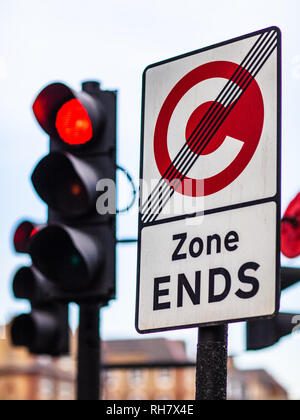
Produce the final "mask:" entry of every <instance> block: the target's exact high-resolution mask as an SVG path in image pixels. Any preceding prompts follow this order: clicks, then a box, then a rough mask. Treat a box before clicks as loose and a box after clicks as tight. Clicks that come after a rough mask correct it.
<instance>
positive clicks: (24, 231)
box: [14, 222, 38, 253]
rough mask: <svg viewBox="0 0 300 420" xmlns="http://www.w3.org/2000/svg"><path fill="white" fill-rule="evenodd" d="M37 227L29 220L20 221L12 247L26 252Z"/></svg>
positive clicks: (17, 250)
mask: <svg viewBox="0 0 300 420" xmlns="http://www.w3.org/2000/svg"><path fill="white" fill-rule="evenodd" d="M37 231H38V229H37V228H36V227H35V226H34V225H33V224H32V223H31V222H23V223H21V224H20V225H19V226H18V227H17V229H16V232H15V234H14V247H15V250H16V252H20V253H27V252H28V247H29V242H30V239H31V237H32V236H33V235H34V233H36V232H37Z"/></svg>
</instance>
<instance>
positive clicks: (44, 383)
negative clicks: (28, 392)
mask: <svg viewBox="0 0 300 420" xmlns="http://www.w3.org/2000/svg"><path fill="white" fill-rule="evenodd" d="M54 390H55V386H54V381H53V380H51V379H48V378H41V379H40V381H39V394H40V398H41V399H43V400H52V399H53V398H54Z"/></svg>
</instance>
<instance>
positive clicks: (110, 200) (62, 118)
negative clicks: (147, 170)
mask: <svg viewBox="0 0 300 420" xmlns="http://www.w3.org/2000/svg"><path fill="white" fill-rule="evenodd" d="M116 96H117V95H116V92H115V91H104V90H101V88H100V84H99V83H98V82H93V81H92V82H85V83H83V85H82V91H80V92H75V91H74V90H72V89H71V88H69V87H68V86H66V85H64V84H62V83H53V84H50V85H48V86H47V87H45V88H44V89H43V90H42V91H41V92H40V93H39V94H38V96H37V98H36V100H35V101H34V104H33V112H34V115H35V117H36V120H37V122H38V123H39V125H40V126H41V128H42V129H43V130H44V131H45V132H46V133H47V134H48V135H49V136H50V153H49V154H48V155H47V156H46V157H44V158H43V159H42V160H41V161H40V162H39V163H38V165H37V166H36V168H35V170H34V171H33V174H32V183H33V186H34V188H35V189H36V191H37V193H38V194H39V196H40V198H41V199H42V200H43V201H44V202H45V203H46V204H47V206H48V210H49V223H48V224H47V225H46V226H44V227H42V228H41V229H39V230H38V231H37V232H36V234H35V235H33V237H32V238H31V241H30V245H29V253H30V255H31V258H32V261H33V264H34V265H35V266H36V267H37V268H38V270H39V271H40V272H41V273H43V275H44V276H45V277H46V278H49V279H50V280H51V282H52V283H53V284H55V286H56V287H57V289H58V298H59V299H60V300H62V301H65V302H71V301H73V302H76V303H79V304H80V303H85V302H95V303H100V304H101V305H105V304H107V303H108V301H109V300H110V299H113V298H114V297H115V250H116V233H115V232H116V228H115V223H116V221H115V219H116V189H115V181H116Z"/></svg>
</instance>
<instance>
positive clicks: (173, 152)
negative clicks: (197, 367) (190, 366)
mask: <svg viewBox="0 0 300 420" xmlns="http://www.w3.org/2000/svg"><path fill="white" fill-rule="evenodd" d="M280 143H281V34H280V31H279V29H278V28H275V27H272V28H268V29H264V30H262V31H259V32H255V33H252V34H248V35H245V36H243V37H240V38H236V39H233V40H230V41H227V42H224V43H221V44H218V45H214V46H212V47H208V48H205V49H201V50H198V51H194V52H191V53H188V54H185V55H183V56H180V57H176V58H172V59H169V60H165V61H163V62H160V63H156V64H153V65H150V66H148V67H147V68H146V70H145V72H144V76H143V110H142V139H141V192H140V215H139V253H138V283H137V308H136V328H137V330H138V331H139V332H141V333H144V332H152V331H159V330H167V329H175V328H184V327H192V326H199V325H202V326H203V325H211V324H212V325H213V324H219V323H224V322H234V321H241V320H247V319H252V318H257V317H266V316H272V315H274V313H276V312H277V311H278V303H279V268H280V263H279V257H280Z"/></svg>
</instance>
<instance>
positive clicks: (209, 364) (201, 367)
mask: <svg viewBox="0 0 300 420" xmlns="http://www.w3.org/2000/svg"><path fill="white" fill-rule="evenodd" d="M227 346H228V325H227V324H225V325H218V326H213V327H201V328H199V330H198V346H197V361H196V400H226V395H227Z"/></svg>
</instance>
